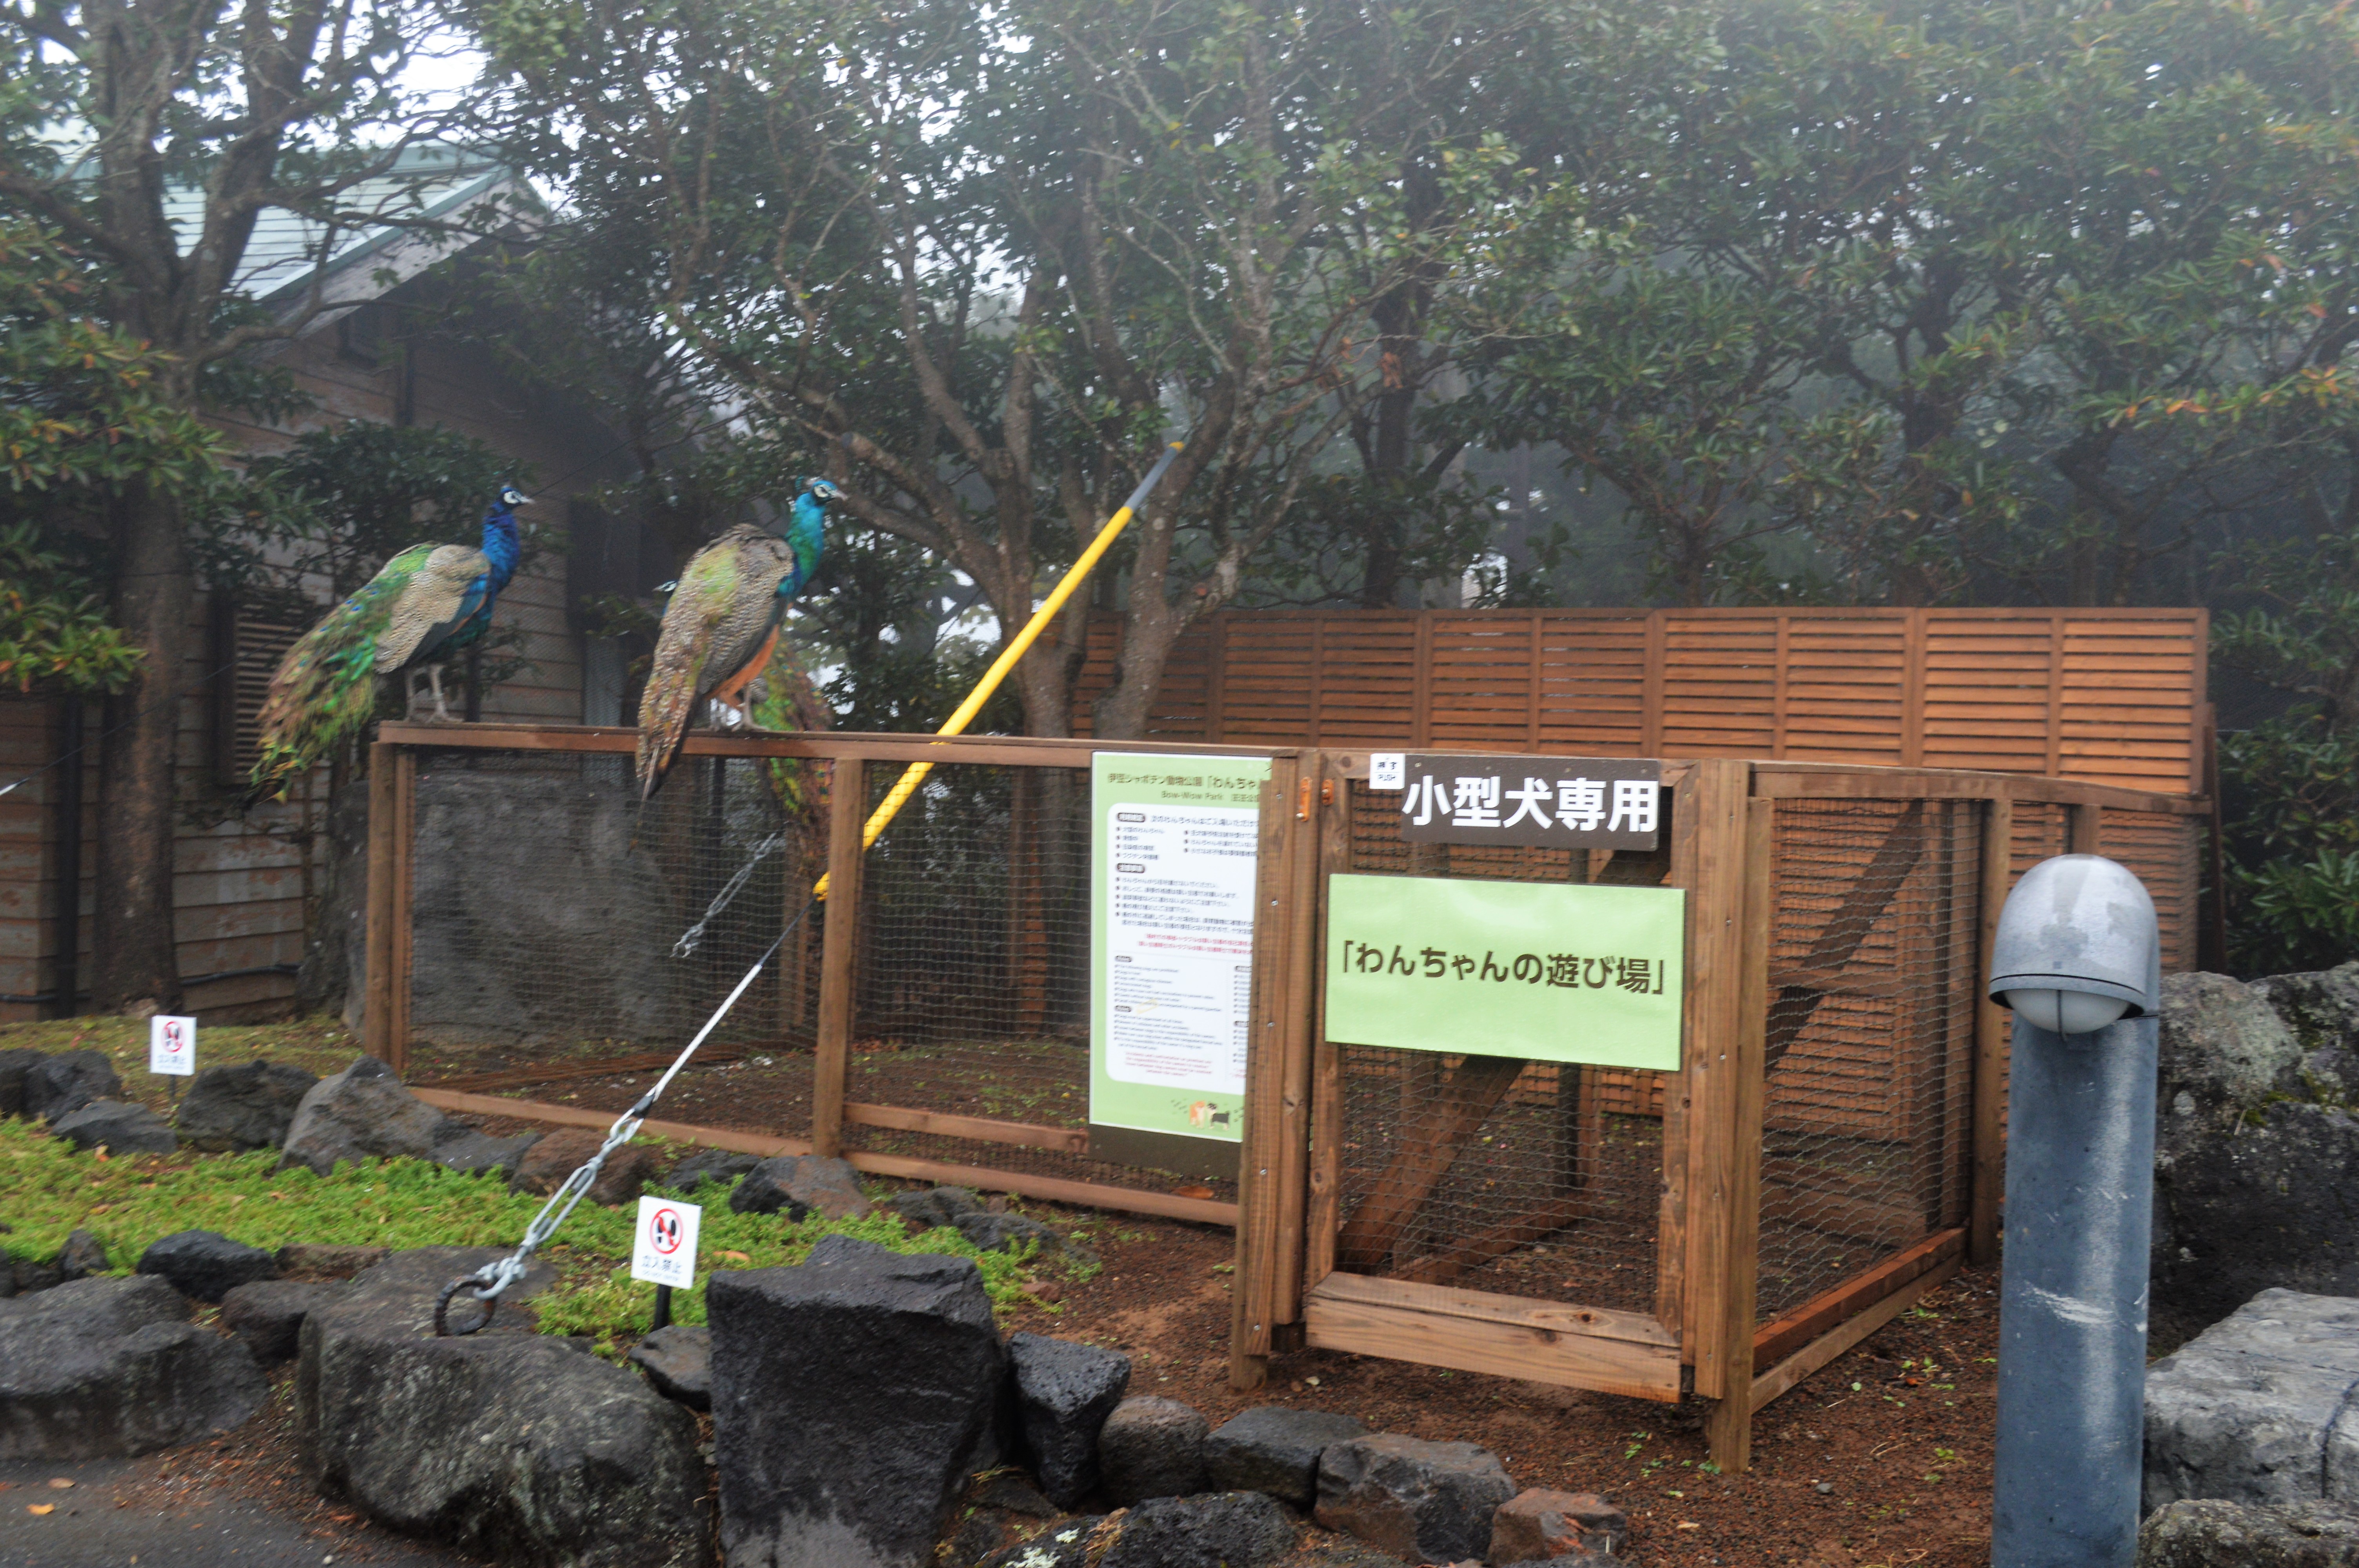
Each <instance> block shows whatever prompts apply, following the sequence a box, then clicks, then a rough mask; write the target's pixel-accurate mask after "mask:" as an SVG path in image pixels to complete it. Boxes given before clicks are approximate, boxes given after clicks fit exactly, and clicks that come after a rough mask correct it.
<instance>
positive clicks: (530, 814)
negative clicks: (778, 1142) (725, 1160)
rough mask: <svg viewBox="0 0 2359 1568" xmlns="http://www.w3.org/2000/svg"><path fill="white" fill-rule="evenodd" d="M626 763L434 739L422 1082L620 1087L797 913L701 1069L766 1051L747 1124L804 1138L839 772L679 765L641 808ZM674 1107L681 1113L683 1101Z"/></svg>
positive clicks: (418, 951)
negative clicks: (815, 895) (590, 1072)
mask: <svg viewBox="0 0 2359 1568" xmlns="http://www.w3.org/2000/svg"><path fill="white" fill-rule="evenodd" d="M630 766H631V764H630V759H629V758H628V757H625V756H613V755H579V754H571V753H563V752H554V753H552V752H490V751H477V750H462V749H458V748H452V749H450V750H443V751H434V750H425V751H421V752H419V753H418V760H417V786H416V805H415V809H414V816H413V819H412V820H413V837H412V839H411V849H410V868H411V869H410V889H411V911H410V926H409V930H410V945H411V953H410V968H409V977H408V978H409V1009H410V1014H409V1018H410V1033H409V1041H410V1051H411V1062H412V1067H411V1071H412V1075H413V1076H416V1077H418V1078H419V1079H421V1080H425V1081H432V1082H440V1083H443V1084H446V1085H451V1086H454V1087H478V1088H487V1089H488V1088H501V1087H517V1086H520V1085H527V1084H536V1083H550V1082H560V1083H562V1082H569V1081H581V1082H582V1083H584V1084H585V1085H586V1084H590V1083H595V1082H598V1080H594V1079H584V1078H582V1077H581V1075H582V1073H583V1072H584V1071H585V1070H586V1069H588V1068H591V1067H592V1066H600V1065H603V1066H604V1067H606V1068H607V1069H608V1071H609V1072H610V1073H611V1074H613V1075H615V1076H616V1082H615V1085H614V1087H615V1089H616V1091H617V1092H620V1090H622V1089H624V1088H627V1087H629V1086H627V1085H626V1084H624V1083H623V1081H622V1079H623V1077H624V1076H628V1075H629V1074H631V1073H633V1072H640V1073H643V1072H644V1071H645V1070H646V1069H647V1067H648V1066H650V1065H654V1062H653V1058H655V1057H658V1056H660V1057H663V1058H665V1059H669V1054H670V1053H672V1052H676V1051H677V1050H678V1049H679V1047H680V1046H681V1045H682V1044H686V1043H687V1041H688V1039H689V1037H690V1035H692V1034H693V1033H695V1032H696V1030H697V1029H698V1028H699V1027H700V1026H701V1025H702V1023H703V1022H704V1021H705V1019H706V1018H707V1017H709V1016H710V1015H711V1013H712V1010H713V1008H714V1007H715V1006H716V1005H717V1004H718V1003H719V1002H720V1000H721V999H722V998H723V997H725V996H726V995H728V993H729V991H730V989H731V988H732V987H734V985H735V984H736V983H737V981H738V980H739V979H741V978H742V977H743V976H744V975H745V971H746V969H747V968H750V967H751V966H752V965H753V963H754V961H755V960H756V958H758V957H761V956H762V954H763V952H764V951H765V950H766V949H767V948H768V947H769V946H770V945H771V943H773V942H774V941H776V940H777V938H778V936H779V935H780V933H781V931H783V930H785V929H786V927H787V926H788V924H789V923H791V922H794V921H796V919H797V917H798V916H802V917H803V918H802V919H801V921H800V924H799V925H796V926H795V927H794V929H793V931H792V932H791V933H790V934H788V936H787V939H786V944H785V946H783V947H782V948H781V949H780V951H779V953H778V956H777V958H776V959H774V960H773V962H772V965H771V967H770V968H768V969H767V970H766V971H765V973H764V974H763V976H762V977H761V978H760V979H757V980H756V982H755V984H754V986H753V987H752V988H751V989H748V990H747V992H746V993H745V996H744V998H742V999H741V1000H739V1002H738V1003H737V1005H736V1007H735V1008H734V1010H733V1011H731V1013H730V1014H729V1016H728V1018H727V1019H726V1020H725V1021H723V1022H722V1024H721V1025H720V1027H719V1028H718V1029H716V1030H715V1031H714V1032H713V1033H712V1037H711V1038H710V1039H709V1040H708V1041H707V1043H706V1044H705V1045H704V1047H703V1050H702V1051H701V1053H700V1054H699V1059H698V1065H699V1066H700V1067H701V1068H709V1067H717V1066H723V1065H727V1064H730V1063H733V1062H744V1063H746V1064H752V1063H755V1062H759V1063H760V1064H761V1065H762V1067H763V1068H764V1070H763V1071H762V1072H760V1073H758V1074H755V1073H750V1072H749V1073H746V1074H745V1076H743V1077H742V1079H741V1080H740V1081H739V1082H738V1083H737V1084H735V1085H734V1086H733V1089H734V1095H733V1098H734V1101H735V1106H734V1108H735V1112H736V1114H735V1115H734V1116H733V1117H732V1118H731V1120H732V1121H733V1122H734V1124H736V1125H741V1126H745V1127H747V1128H749V1129H755V1130H761V1131H765V1132H769V1133H773V1134H777V1135H780V1136H799V1135H802V1134H803V1133H805V1132H807V1131H808V1130H809V1128H810V1049H811V1044H812V1039H813V1028H814V1024H815V1022H816V1014H817V1010H818V995H819V968H818V960H819V951H820V943H821V935H822V929H823V925H824V922H825V918H826V915H825V909H824V906H823V905H822V906H820V907H819V908H816V909H812V910H810V913H809V914H805V909H806V906H807V904H808V903H809V901H810V885H811V882H812V881H813V879H814V877H815V876H816V874H817V872H818V871H820V870H822V869H823V868H824V865H825V860H826V853H825V850H826V816H825V803H826V794H827V779H828V774H829V771H830V764H828V763H827V762H818V761H785V760H773V759H758V760H757V759H747V758H736V759H727V758H714V757H688V758H683V759H681V761H680V762H679V765H678V766H676V767H675V768H674V769H673V770H672V772H671V774H670V776H669V778H668V779H667V780H666V782H665V784H664V786H663V788H662V789H661V790H660V791H659V792H658V794H657V795H656V796H655V798H654V799H653V800H652V801H650V802H648V803H647V805H646V806H644V807H643V806H640V805H639V804H638V800H637V791H636V787H635V786H634V784H633V783H632V780H631V773H630ZM687 1087H688V1086H683V1088H687ZM691 1092H692V1091H691ZM588 1098H592V1099H604V1098H614V1095H613V1094H606V1095H592V1096H590V1097H588ZM623 1103H625V1104H627V1103H628V1098H627V1096H625V1098H624V1099H623ZM618 1108H619V1107H618ZM662 1114H665V1115H678V1114H679V1112H678V1109H677V1108H676V1107H675V1106H673V1105H671V1104H669V1103H668V1104H667V1107H666V1108H665V1110H664V1112H663V1113H662Z"/></svg>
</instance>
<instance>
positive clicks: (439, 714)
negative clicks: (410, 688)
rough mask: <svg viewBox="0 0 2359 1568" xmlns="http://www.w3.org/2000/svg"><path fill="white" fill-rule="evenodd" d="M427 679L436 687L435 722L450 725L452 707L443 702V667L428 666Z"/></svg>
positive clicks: (437, 665)
mask: <svg viewBox="0 0 2359 1568" xmlns="http://www.w3.org/2000/svg"><path fill="white" fill-rule="evenodd" d="M426 678H427V680H428V681H429V682H430V683H431V684H432V685H433V687H434V722H435V723H437V724H448V723H450V722H451V705H450V704H449V703H447V702H444V701H443V700H442V666H441V665H440V664H432V665H427V666H426Z"/></svg>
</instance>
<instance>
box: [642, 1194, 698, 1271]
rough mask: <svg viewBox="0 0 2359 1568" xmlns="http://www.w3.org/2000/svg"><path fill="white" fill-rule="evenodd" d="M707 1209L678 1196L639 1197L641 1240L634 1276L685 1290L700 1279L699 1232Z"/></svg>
mask: <svg viewBox="0 0 2359 1568" xmlns="http://www.w3.org/2000/svg"><path fill="white" fill-rule="evenodd" d="M703 1218H704V1211H703V1210H702V1209H701V1208H699V1207H698V1206H696V1205H694V1204H692V1203H681V1202H680V1201H679V1199H677V1198H641V1199H640V1200H639V1235H638V1241H637V1243H636V1245H635V1246H634V1247H633V1248H632V1249H631V1278H633V1279H634V1280H644V1281H647V1283H649V1284H653V1285H670V1286H672V1287H673V1288H675V1289H685V1288H686V1287H688V1286H690V1285H692V1284H694V1283H695V1282H696V1232H697V1228H698V1227H699V1226H700V1225H701V1223H702V1221H703Z"/></svg>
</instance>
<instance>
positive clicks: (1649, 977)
mask: <svg viewBox="0 0 2359 1568" xmlns="http://www.w3.org/2000/svg"><path fill="white" fill-rule="evenodd" d="M1686 908H1687V905H1686V894H1685V893H1684V892H1682V891H1681V890H1680V889H1678V888H1660V887H1599V886H1592V885H1588V884H1584V883H1579V882H1509V881H1488V880H1484V879H1480V878H1457V877H1387V876H1336V877H1331V878H1330V879H1329V880H1328V905H1327V1018H1326V1028H1327V1038H1329V1039H1330V1040H1335V1041H1343V1042H1348V1043H1350V1044H1355V1045H1386V1046H1392V1047H1394V1048H1396V1049H1400V1050H1410V1051H1441V1052H1448V1053H1451V1054H1465V1055H1474V1056H1521V1057H1527V1058H1529V1059H1531V1060H1535V1061H1542V1062H1582V1063H1589V1064H1593V1065H1599V1066H1608V1067H1641V1068H1650V1069H1653V1070H1656V1071H1660V1072H1669V1071H1673V1070H1675V1069H1676V1068H1677V1067H1678V1066H1679V1065H1680V989H1681V984H1682V978H1683V977H1682V962H1681V960H1682V957H1683V954H1684V951H1685V947H1686V930H1687V924H1686Z"/></svg>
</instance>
